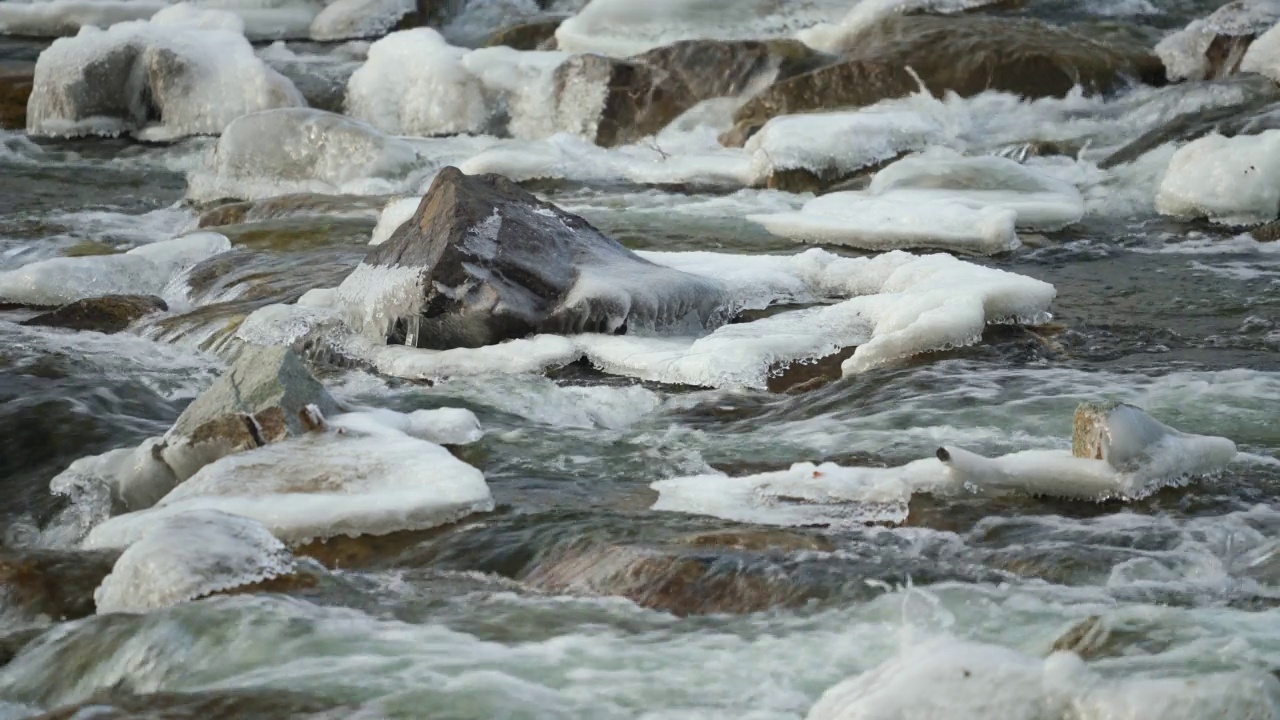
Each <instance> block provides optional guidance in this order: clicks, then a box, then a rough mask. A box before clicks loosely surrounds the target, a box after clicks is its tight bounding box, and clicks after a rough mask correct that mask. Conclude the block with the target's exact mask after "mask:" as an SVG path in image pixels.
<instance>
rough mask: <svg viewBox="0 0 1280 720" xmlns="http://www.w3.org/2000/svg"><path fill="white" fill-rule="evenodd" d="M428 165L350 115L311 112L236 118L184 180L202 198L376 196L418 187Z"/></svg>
mask: <svg viewBox="0 0 1280 720" xmlns="http://www.w3.org/2000/svg"><path fill="white" fill-rule="evenodd" d="M425 165H426V162H425V160H424V159H423V158H422V157H421V156H420V155H419V154H418V151H417V150H415V149H414V148H413V146H412V145H410V144H409V143H406V142H405V141H403V140H400V139H398V138H393V137H388V136H387V135H384V134H383V133H381V132H379V131H378V130H377V129H375V128H373V127H370V126H369V125H367V124H365V123H362V122H360V121H358V120H353V119H351V118H349V117H344V116H342V115H337V114H334V113H328V112H324V111H323V110H314V109H310V108H288V109H280V110H268V111H265V112H260V113H254V114H252V115H246V116H244V117H241V118H237V119H236V120H234V121H233V122H232V123H231V124H229V125H228V126H227V128H226V130H225V131H224V132H223V134H222V137H220V138H218V144H217V146H215V147H214V148H213V149H212V150H211V151H210V152H209V154H208V155H207V156H206V157H205V159H204V163H203V166H202V167H201V168H200V169H198V170H196V171H194V172H192V173H191V175H190V176H189V177H188V180H187V196H188V197H190V198H192V199H194V200H197V201H207V200H216V199H220V198H242V199H257V198H263V197H273V196H276V195H281V194H284V193H296V192H315V193H327V194H344V193H345V194H359V195H367V194H378V193H382V192H394V191H395V190H397V189H401V190H402V189H403V188H404V186H406V185H410V186H416V185H417V183H418V182H419V181H420V177H419V176H420V174H424V173H426V172H427V170H426V169H425Z"/></svg>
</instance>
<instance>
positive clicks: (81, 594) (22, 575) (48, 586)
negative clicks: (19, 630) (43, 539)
mask: <svg viewBox="0 0 1280 720" xmlns="http://www.w3.org/2000/svg"><path fill="white" fill-rule="evenodd" d="M119 556H120V553H119V552H117V551H114V550H89V551H85V550H43V549H35V548H13V549H0V594H3V595H5V596H7V600H8V602H9V603H12V604H13V605H15V606H16V607H18V608H20V609H21V610H23V611H24V613H26V614H29V615H31V616H40V615H43V616H46V617H49V618H52V619H54V620H75V619H78V618H82V617H87V616H89V615H92V614H93V613H94V609H95V608H94V604H93V591H94V589H95V588H97V587H98V585H100V584H101V583H102V579H103V578H104V577H106V576H107V575H108V574H110V573H111V568H112V566H113V565H115V562H116V558H118V557H119Z"/></svg>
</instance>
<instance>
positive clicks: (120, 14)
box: [0, 0, 169, 37]
mask: <svg viewBox="0 0 1280 720" xmlns="http://www.w3.org/2000/svg"><path fill="white" fill-rule="evenodd" d="M168 4H169V3H168V2H167V1H166V0H32V1H31V2H3V3H0V34H4V35H26V36H36V37H57V36H60V35H74V34H76V32H77V31H79V30H80V28H81V27H83V26H86V25H93V26H96V27H108V26H110V25H115V24H116V23H122V22H127V21H130V20H146V19H147V18H149V17H151V16H152V15H154V14H156V12H157V11H159V10H162V9H164V8H165V7H166V6H167V5H168Z"/></svg>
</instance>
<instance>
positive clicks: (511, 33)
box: [484, 17, 564, 50]
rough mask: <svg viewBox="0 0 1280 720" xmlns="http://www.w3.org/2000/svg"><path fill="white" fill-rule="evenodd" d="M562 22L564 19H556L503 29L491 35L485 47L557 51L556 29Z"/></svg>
mask: <svg viewBox="0 0 1280 720" xmlns="http://www.w3.org/2000/svg"><path fill="white" fill-rule="evenodd" d="M562 22H564V18H563V17H556V18H548V19H545V20H536V21H534V22H528V23H522V24H520V25H513V26H511V27H508V28H503V29H502V30H499V31H497V32H495V33H494V34H492V35H490V36H489V39H488V40H486V41H485V43H484V46H485V47H493V46H495V45H506V46H507V47H509V48H513V49H516V50H555V49H556V28H558V27H560V23H562Z"/></svg>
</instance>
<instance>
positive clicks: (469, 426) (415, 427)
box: [328, 408, 484, 445]
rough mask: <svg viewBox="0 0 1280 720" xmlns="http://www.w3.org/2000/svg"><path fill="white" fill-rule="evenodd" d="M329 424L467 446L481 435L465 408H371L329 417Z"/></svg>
mask: <svg viewBox="0 0 1280 720" xmlns="http://www.w3.org/2000/svg"><path fill="white" fill-rule="evenodd" d="M328 423H329V426H330V427H334V428H342V429H344V430H349V431H352V432H359V433H363V434H365V435H378V434H388V433H389V434H391V435H393V436H394V435H397V434H404V435H408V436H409V437H415V438H418V439H419V440H426V441H428V442H433V443H436V444H437V445H467V444H470V443H473V442H476V441H478V440H480V438H482V437H484V430H483V429H481V427H480V420H479V419H477V418H476V416H475V413H473V412H471V411H470V410H466V409H464V408H437V409H435V410H414V411H413V412H409V413H401V412H396V411H395V410H388V409H386V408H372V409H369V410H362V411H359V412H350V413H343V414H342V415H336V416H334V417H332V418H328Z"/></svg>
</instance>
